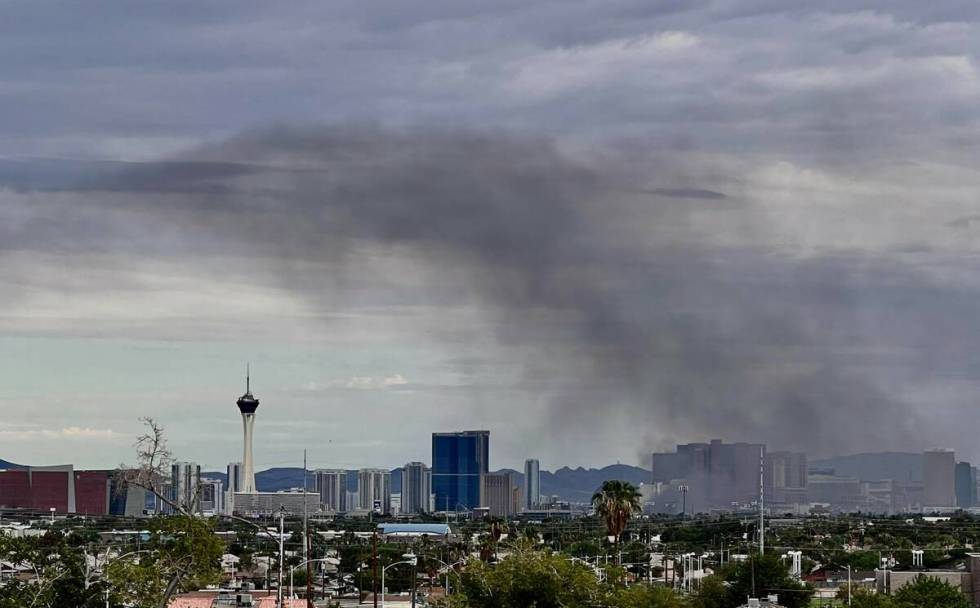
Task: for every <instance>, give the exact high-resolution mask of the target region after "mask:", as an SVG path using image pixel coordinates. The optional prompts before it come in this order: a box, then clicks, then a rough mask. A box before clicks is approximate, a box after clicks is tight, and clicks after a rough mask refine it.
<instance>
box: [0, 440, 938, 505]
mask: <svg viewBox="0 0 980 608" xmlns="http://www.w3.org/2000/svg"><path fill="white" fill-rule="evenodd" d="M809 466H810V471H811V473H828V474H833V475H841V476H845V477H856V478H858V479H862V480H875V479H894V480H896V481H922V454H918V453H911V452H874V453H864V454H852V455H850V456H838V457H834V458H822V459H819V460H811V461H810V463H809ZM23 468H26V466H25V465H20V464H15V463H12V462H8V461H6V460H0V469H23ZM497 472H507V473H511V474H512V475H513V478H514V484H515V485H520V486H523V485H524V475H523V473H522V472H521V471H515V470H513V469H502V470H500V471H497ZM356 473H357V472H356V471H348V483H347V487H348V489H349V490H351V491H354V490H356V489H357V475H356ZM202 475H203V476H205V477H210V478H212V479H220V480H222V481H223V482H225V483H227V479H226V475H225V473H224V472H223V471H209V472H206V473H202ZM650 476H651V475H650V471H649V470H647V469H644V468H642V467H634V466H630V465H625V464H614V465H609V466H607V467H603V468H601V469H586V468H583V467H578V468H574V469H572V468H569V467H562V468H560V469H558V470H557V471H554V472H551V471H541V495H542V496H558V497H559V498H560V499H561V500H567V501H570V502H579V503H583V502H589V500H591V498H592V494H593V493H594V492H595V491H596V489H597V488H598V487H599V486H601V485H602V482H604V481H607V480H610V479H621V480H623V481H628V482H630V483H632V484H634V485H639V484H641V483H647V482H648V481H649V480H650ZM255 484H256V485H257V486H258V489H259V491H261V492H277V491H279V490H288V489H290V488H302V487H303V469H302V468H300V467H280V468H273V469H266V470H265V471H259V472H258V473H256V474H255ZM309 485H310V487H313V476H312V475H310V476H309ZM391 487H392V492H401V469H394V470H392V475H391Z"/></svg>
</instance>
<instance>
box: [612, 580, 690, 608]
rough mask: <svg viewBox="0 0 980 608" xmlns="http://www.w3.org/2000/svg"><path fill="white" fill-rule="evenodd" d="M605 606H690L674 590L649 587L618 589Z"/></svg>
mask: <svg viewBox="0 0 980 608" xmlns="http://www.w3.org/2000/svg"><path fill="white" fill-rule="evenodd" d="M605 604H606V605H607V606H611V607H615V608H686V606H688V604H687V603H686V602H685V601H684V600H683V599H682V598H680V597H679V596H678V595H677V594H676V593H674V592H673V590H671V589H667V588H666V587H651V586H649V585H633V586H632V587H617V588H615V589H613V590H611V591H610V592H609V594H608V595H607V596H606V601H605Z"/></svg>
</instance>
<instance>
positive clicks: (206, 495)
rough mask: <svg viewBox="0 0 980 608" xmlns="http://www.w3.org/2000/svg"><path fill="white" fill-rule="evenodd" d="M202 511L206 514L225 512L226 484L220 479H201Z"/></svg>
mask: <svg viewBox="0 0 980 608" xmlns="http://www.w3.org/2000/svg"><path fill="white" fill-rule="evenodd" d="M200 512H201V513H206V514H213V513H224V512H225V492H224V484H223V483H222V482H221V480H220V479H209V478H207V477H204V478H202V479H201V499H200Z"/></svg>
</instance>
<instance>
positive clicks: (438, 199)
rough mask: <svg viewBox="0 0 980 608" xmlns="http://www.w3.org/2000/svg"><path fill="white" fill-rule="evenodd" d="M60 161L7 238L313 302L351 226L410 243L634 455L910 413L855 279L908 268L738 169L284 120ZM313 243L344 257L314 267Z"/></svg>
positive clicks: (861, 438)
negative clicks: (878, 349) (178, 147)
mask: <svg viewBox="0 0 980 608" xmlns="http://www.w3.org/2000/svg"><path fill="white" fill-rule="evenodd" d="M18 175H23V172H21V173H19V174H18ZM71 177H72V179H71V180H68V181H65V180H61V181H59V180H55V179H51V178H50V176H47V175H40V176H35V178H32V179H24V178H21V179H20V181H19V182H16V183H12V185H13V186H14V187H16V188H18V189H21V190H27V191H31V190H44V189H47V190H48V192H49V193H51V194H52V195H53V196H52V197H51V198H49V199H46V201H45V202H44V203H43V204H44V205H48V206H49V209H50V213H49V214H48V215H49V216H52V217H53V216H56V215H59V214H65V215H64V217H65V218H69V219H63V220H60V221H54V220H52V221H51V222H49V223H47V224H44V225H40V224H37V223H33V224H31V225H28V226H26V227H22V229H20V230H18V231H16V233H13V232H12V233H11V234H9V235H7V236H8V237H9V238H8V239H7V240H6V243H7V246H8V247H13V246H27V245H28V244H30V243H36V242H38V240H43V241H45V242H48V243H51V242H58V247H60V248H63V249H77V250H93V249H100V248H101V249H102V250H106V251H113V250H119V249H127V248H128V249H131V250H135V251H139V252H141V253H143V254H147V253H153V254H166V253H168V251H169V252H172V251H178V250H179V251H188V250H190V251H197V252H198V253H202V254H208V253H210V252H220V253H222V254H223V255H237V256H255V257H256V258H262V259H271V260H274V270H273V271H270V272H267V273H265V274H264V275H263V276H262V277H259V279H258V280H264V281H269V282H272V283H274V284H275V285H276V286H279V287H283V288H286V289H289V290H291V291H292V292H293V293H295V294H297V295H299V296H300V297H302V298H304V299H306V300H307V301H309V302H310V303H311V305H312V306H318V305H323V304H324V303H325V302H326V301H327V299H329V298H334V297H336V295H335V294H336V290H337V289H338V288H339V289H350V288H351V287H350V286H349V285H348V286H346V287H345V286H344V285H343V282H342V277H341V276H340V275H342V274H343V271H342V269H343V267H344V264H345V262H346V261H348V260H349V259H350V256H352V255H355V254H354V252H355V250H356V249H357V244H358V243H364V242H369V243H375V244H380V245H382V246H385V245H390V246H393V247H399V248H409V249H411V250H412V251H414V252H415V254H416V255H418V256H419V257H420V258H421V259H424V260H425V263H426V265H427V267H428V270H430V271H434V272H430V273H429V274H427V275H426V276H439V277H443V278H444V281H445V283H440V284H438V285H431V286H429V287H430V289H429V290H428V293H429V294H430V297H431V298H432V299H433V300H438V301H436V302H433V303H436V304H446V303H449V304H451V303H452V300H453V299H454V298H463V297H467V298H474V299H475V300H476V301H478V302H479V303H480V307H481V310H482V311H483V313H484V314H485V315H487V316H488V317H490V318H492V319H493V321H494V327H497V328H498V330H497V333H496V335H495V339H496V340H497V341H498V342H499V343H500V344H502V345H504V346H505V347H513V348H514V352H519V353H521V357H522V360H521V363H522V365H523V369H524V380H523V381H522V386H523V387H524V388H526V389H527V390H530V391H532V392H535V393H536V394H537V395H538V397H539V398H540V400H541V401H542V402H543V403H546V404H548V405H547V407H549V408H550V409H549V411H550V416H549V419H550V421H551V423H552V424H553V425H554V426H555V427H556V428H557V429H559V430H560V431H563V432H564V431H567V432H568V433H570V434H571V435H572V436H576V435H582V436H585V435H587V434H588V433H589V431H590V429H600V428H602V429H612V430H613V431H614V433H622V434H623V435H624V437H627V438H628V439H629V440H634V439H641V440H643V443H641V442H640V441H637V442H636V443H637V448H636V450H637V451H638V452H640V453H642V454H646V453H648V452H649V451H650V450H652V449H655V448H664V447H667V446H668V445H670V444H672V443H674V442H687V441H695V440H703V439H707V438H710V437H715V436H717V437H724V438H725V439H728V440H757V441H766V442H768V443H769V444H770V445H772V446H774V447H778V448H791V449H801V450H809V451H811V452H812V453H814V454H828V453H839V452H846V451H854V450H862V449H872V448H885V447H888V446H891V445H902V444H904V445H913V444H914V443H915V435H914V433H913V431H912V429H913V428H914V427H915V424H916V422H917V416H916V414H915V413H914V412H915V410H914V409H913V408H912V407H911V406H910V405H909V404H907V403H904V402H903V401H901V400H900V399H898V398H896V396H895V395H893V394H890V393H889V391H886V390H885V389H884V388H882V387H880V386H879V383H878V379H877V378H876V377H875V375H874V374H873V373H870V372H868V371H867V369H866V368H865V367H863V366H862V365H861V364H860V362H859V360H858V357H856V356H855V354H854V352H855V351H854V348H855V346H857V345H859V342H860V335H861V316H862V314H863V313H864V308H863V306H864V305H865V304H864V299H865V297H866V294H865V293H864V281H865V280H866V279H867V277H869V276H874V275H877V274H879V273H889V274H892V275H893V274H894V273H896V272H899V273H902V272H907V271H906V270H905V269H901V268H898V269H896V268H895V267H893V266H891V265H888V264H886V263H885V262H883V261H876V260H863V261H862V263H861V265H860V266H855V265H853V264H852V263H851V260H849V259H847V258H832V257H827V258H820V257H792V258H791V257H789V256H787V255H785V253H784V252H783V251H780V250H779V249H777V248H774V247H773V246H772V244H771V243H772V242H773V239H770V238H769V237H770V235H769V234H768V230H769V228H768V226H767V221H766V217H765V214H764V213H763V212H762V211H761V210H760V209H759V208H758V207H757V206H756V205H754V204H753V201H752V200H747V199H746V197H745V196H743V195H742V194H741V193H740V192H739V191H738V184H737V182H733V181H728V182H725V181H724V180H720V179H717V178H716V176H712V175H711V174H710V172H708V171H707V170H703V171H694V170H692V169H691V167H689V166H685V164H684V163H682V162H681V161H679V160H677V159H673V158H671V157H669V156H665V155H663V154H659V153H651V152H649V151H644V150H643V148H642V146H636V145H632V146H623V147H620V148H615V147H605V148H603V149H602V150H601V151H594V152H589V153H584V152H582V151H568V150H563V149H562V148H561V147H560V146H559V145H557V144H555V143H554V142H551V141H546V140H539V139H529V138H518V137H513V136H509V135H502V134H470V133H466V134H459V133H450V132H438V133H432V132H410V131H406V132H397V133H393V132H388V131H382V130H378V129H373V128H363V129H314V130H299V129H285V128H282V129H274V130H266V131H261V132H253V133H247V134H244V135H241V136H239V137H236V138H234V139H231V140H230V141H227V142H224V143H222V144H219V145H214V146H209V147H205V148H202V149H199V150H195V151H192V152H189V153H187V154H186V155H184V156H182V157H181V158H176V159H173V160H172V161H170V162H159V163H146V164H136V165H133V164H105V163H101V164H98V163H97V164H93V165H92V166H85V167H83V168H82V170H78V169H77V167H76V174H74V175H72V176H71ZM702 181H703V182H704V183H702ZM8 184H11V182H9V181H8ZM38 204H39V205H40V204H42V203H40V202H39V203H38ZM109 214H111V216H112V217H114V218H118V217H120V216H121V215H122V216H125V218H127V219H126V220H125V221H121V220H120V221H118V222H114V221H105V222H103V221H100V218H102V217H107V216H108V215H109ZM134 226H136V227H135V228H134ZM310 261H312V262H322V261H329V262H331V263H332V264H333V267H335V268H338V269H341V270H340V271H339V274H338V276H335V277H322V276H320V277H315V276H310V274H309V272H308V271H306V270H304V268H305V266H304V262H310ZM447 285H448V286H450V287H448V288H447ZM457 287H458V288H459V291H458V290H457V289H456V288H457ZM460 293H462V294H465V296H464V295H460ZM643 460H644V461H645V460H646V457H644V458H643Z"/></svg>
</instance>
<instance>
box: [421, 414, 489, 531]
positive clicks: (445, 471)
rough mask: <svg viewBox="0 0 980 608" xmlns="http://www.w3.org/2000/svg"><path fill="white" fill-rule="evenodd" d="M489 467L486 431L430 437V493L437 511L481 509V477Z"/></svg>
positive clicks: (434, 434)
mask: <svg viewBox="0 0 980 608" xmlns="http://www.w3.org/2000/svg"><path fill="white" fill-rule="evenodd" d="M489 466H490V431H461V432H458V433H433V434H432V493H433V494H435V508H436V510H437V511H470V510H472V509H475V508H477V507H479V506H481V501H480V498H481V497H480V490H481V485H482V480H483V476H484V475H486V474H487V473H488V472H489Z"/></svg>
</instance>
